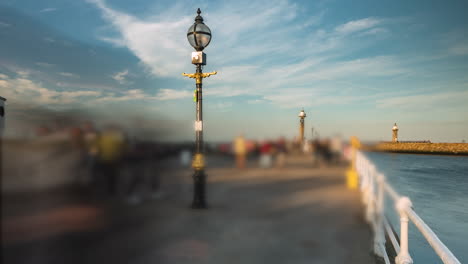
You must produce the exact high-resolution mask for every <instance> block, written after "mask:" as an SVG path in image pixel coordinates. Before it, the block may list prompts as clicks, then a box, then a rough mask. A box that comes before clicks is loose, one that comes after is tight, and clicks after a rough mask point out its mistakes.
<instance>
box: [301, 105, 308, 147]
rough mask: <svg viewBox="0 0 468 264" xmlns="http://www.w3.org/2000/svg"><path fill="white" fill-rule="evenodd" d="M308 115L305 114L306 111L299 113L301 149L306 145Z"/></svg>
mask: <svg viewBox="0 0 468 264" xmlns="http://www.w3.org/2000/svg"><path fill="white" fill-rule="evenodd" d="M306 116H307V115H306V113H305V112H304V109H302V110H301V112H299V118H300V119H299V122H300V126H299V142H300V143H301V147H302V145H303V143H304V119H305V117H306Z"/></svg>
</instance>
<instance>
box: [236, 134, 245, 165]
mask: <svg viewBox="0 0 468 264" xmlns="http://www.w3.org/2000/svg"><path fill="white" fill-rule="evenodd" d="M233 148H234V149H233V151H234V155H235V156H236V167H237V168H238V169H243V168H245V156H246V155H247V145H246V142H245V139H244V136H243V135H239V136H238V137H236V138H235V139H234V142H233Z"/></svg>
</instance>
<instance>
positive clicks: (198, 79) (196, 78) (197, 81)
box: [182, 71, 218, 84]
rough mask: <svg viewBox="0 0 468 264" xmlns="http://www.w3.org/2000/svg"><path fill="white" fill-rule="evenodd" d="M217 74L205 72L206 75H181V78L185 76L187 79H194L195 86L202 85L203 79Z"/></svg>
mask: <svg viewBox="0 0 468 264" xmlns="http://www.w3.org/2000/svg"><path fill="white" fill-rule="evenodd" d="M217 73H218V72H216V71H214V72H206V73H199V72H197V73H185V72H184V73H182V75H183V76H187V77H189V78H192V79H195V80H196V83H197V84H200V83H202V79H203V78H207V77H210V76H211V75H216V74H217Z"/></svg>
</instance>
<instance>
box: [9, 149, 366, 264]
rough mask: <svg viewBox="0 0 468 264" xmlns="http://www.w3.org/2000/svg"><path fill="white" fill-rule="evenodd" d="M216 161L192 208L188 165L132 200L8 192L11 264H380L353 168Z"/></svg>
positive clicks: (294, 161)
mask: <svg viewBox="0 0 468 264" xmlns="http://www.w3.org/2000/svg"><path fill="white" fill-rule="evenodd" d="M208 163H209V165H211V167H210V168H209V169H208V170H207V175H208V185H207V190H208V193H207V201H208V204H209V208H208V209H205V210H193V209H190V208H189V205H190V201H191V195H192V193H191V187H192V186H191V183H192V181H191V177H190V175H191V172H190V170H189V169H164V170H162V176H163V179H162V190H163V192H164V194H163V196H162V197H160V198H158V199H155V200H147V201H145V202H143V203H141V204H138V205H132V206H131V205H127V204H124V203H123V202H122V201H116V200H118V199H114V200H111V201H109V200H107V201H105V202H96V201H95V200H94V199H90V198H89V197H88V196H86V195H83V194H80V195H68V197H67V198H63V195H62V194H60V193H53V192H50V193H49V194H47V195H46V197H45V196H44V194H42V196H41V197H42V199H43V201H44V202H39V201H38V200H37V199H34V194H30V197H29V198H24V197H22V198H18V197H4V199H3V201H2V203H3V205H5V206H2V208H4V212H3V216H2V237H3V243H2V247H3V263H138V264H140V263H142V264H143V263H236V264H238V263H375V259H374V256H373V255H372V254H371V253H370V249H371V245H372V239H371V231H370V228H369V226H368V225H367V224H366V223H365V222H364V219H363V208H362V206H361V202H360V196H359V193H358V191H357V190H356V191H351V190H348V189H346V186H345V178H344V177H345V176H344V171H345V168H344V167H321V168H313V167H312V166H311V160H310V159H308V158H304V157H289V158H288V160H287V166H286V167H285V168H281V169H260V168H255V166H254V168H249V169H244V170H239V169H235V168H231V166H232V163H230V161H229V162H225V163H223V162H219V163H218V162H210V160H208ZM215 163H216V164H218V165H216V164H215ZM215 165H216V166H215ZM251 166H253V165H251ZM60 197H61V198H60ZM31 200H35V205H32V204H31V202H30V201H31ZM47 200H48V202H47ZM12 204H15V206H13V205H12Z"/></svg>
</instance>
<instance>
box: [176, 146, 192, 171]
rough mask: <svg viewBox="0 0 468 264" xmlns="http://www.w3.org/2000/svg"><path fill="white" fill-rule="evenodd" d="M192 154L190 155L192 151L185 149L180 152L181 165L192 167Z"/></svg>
mask: <svg viewBox="0 0 468 264" xmlns="http://www.w3.org/2000/svg"><path fill="white" fill-rule="evenodd" d="M191 156H192V155H191V153H190V150H188V149H183V150H182V151H180V156H179V160H180V165H181V166H182V167H184V168H185V167H189V165H190V161H191V160H190V157H191Z"/></svg>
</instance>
